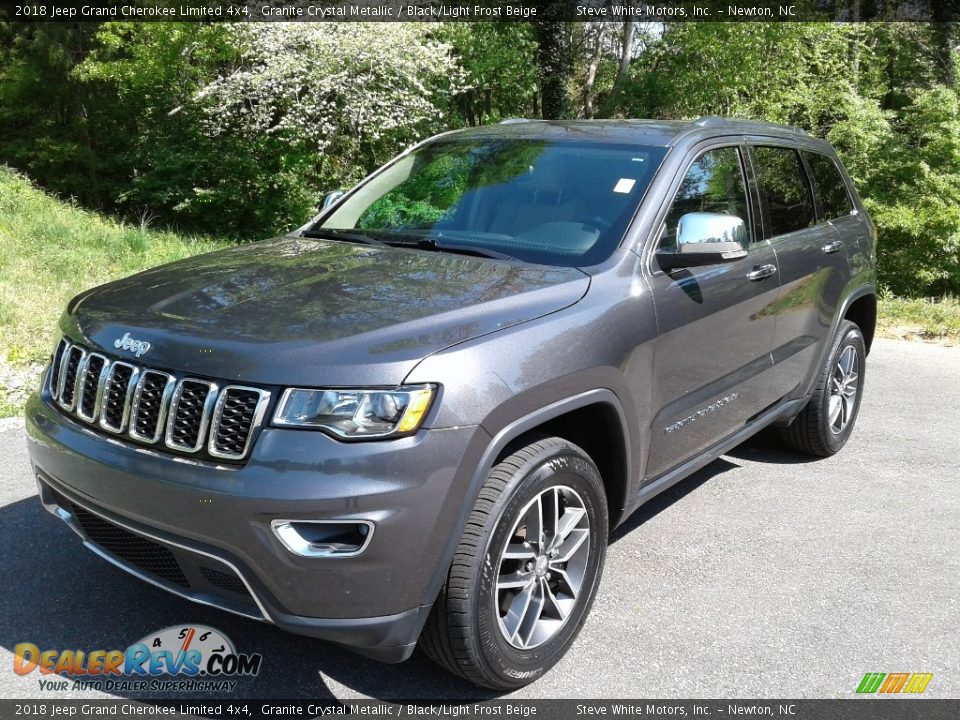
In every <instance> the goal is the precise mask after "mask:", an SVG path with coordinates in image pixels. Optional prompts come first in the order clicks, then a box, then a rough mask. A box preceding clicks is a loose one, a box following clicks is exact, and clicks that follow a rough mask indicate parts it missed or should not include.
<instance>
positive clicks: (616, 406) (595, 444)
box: [426, 388, 633, 602]
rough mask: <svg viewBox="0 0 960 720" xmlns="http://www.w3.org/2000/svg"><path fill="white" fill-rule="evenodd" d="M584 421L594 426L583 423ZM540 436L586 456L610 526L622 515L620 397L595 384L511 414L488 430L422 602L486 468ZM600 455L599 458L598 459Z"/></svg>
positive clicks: (626, 451)
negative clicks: (603, 494)
mask: <svg viewBox="0 0 960 720" xmlns="http://www.w3.org/2000/svg"><path fill="white" fill-rule="evenodd" d="M585 423H593V425H591V426H587V425H585ZM578 428H579V431H578ZM605 431H608V432H609V433H610V436H609V437H607V438H604V434H603V433H604V432H605ZM544 434H550V435H555V436H558V437H563V438H564V439H565V440H568V441H570V442H572V443H574V444H576V445H578V446H580V447H581V448H583V450H584V451H585V452H587V453H588V454H589V455H590V457H591V459H593V461H594V463H595V464H596V465H597V469H598V470H599V471H600V475H601V478H602V480H603V485H604V489H605V491H606V493H607V507H608V512H609V517H610V528H611V529H612V528H614V527H616V526H617V524H619V522H620V521H621V520H622V519H623V510H624V506H625V504H626V499H627V496H628V494H629V487H630V478H631V477H632V475H631V473H632V472H633V468H632V459H631V452H630V434H629V432H628V425H627V420H626V414H625V412H624V409H623V406H622V404H621V402H620V399H619V398H618V397H617V395H616V394H615V393H614V392H613V391H612V390H609V389H606V388H598V389H594V390H588V391H586V392H582V393H578V394H576V395H572V396H569V397H566V398H563V399H561V400H557V401H555V402H552V403H550V404H548V405H545V406H543V407H542V408H539V409H537V410H535V411H533V412H531V413H529V414H526V415H523V416H521V417H518V418H515V419H514V420H512V421H510V422H508V423H506V424H504V425H503V426H502V427H500V428H499V429H497V430H496V432H495V433H492V438H491V440H490V441H489V442H488V443H487V445H486V448H485V449H484V451H483V452H482V454H481V456H480V461H479V462H478V463H477V464H476V469H475V470H474V472H473V476H472V478H471V481H470V485H469V487H468V488H467V492H466V493H464V497H463V501H462V503H461V506H460V511H459V515H458V518H457V521H456V523H455V524H454V527H453V531H452V532H451V533H450V536H449V537H448V538H447V539H446V548H445V552H444V555H443V559H442V561H441V563H440V564H439V565H438V567H437V570H436V572H435V574H434V576H433V579H432V581H431V583H430V586H429V587H428V588H426V592H427V599H426V602H433V600H434V598H436V596H437V593H439V591H440V587H441V586H442V584H443V580H444V578H445V576H446V573H447V569H448V568H449V565H450V562H451V561H452V559H453V555H454V553H455V551H456V547H457V544H458V543H459V541H460V537H461V535H462V534H463V531H464V528H465V526H466V522H467V519H468V518H469V515H470V511H471V509H472V508H473V505H474V502H475V501H476V498H477V495H478V493H479V492H480V488H481V487H482V486H483V483H484V481H485V480H486V478H487V476H488V475H489V474H490V471H491V470H492V469H493V467H494V466H495V465H496V464H497V462H498V461H499V460H500V459H502V458H503V457H505V456H506V455H508V454H510V453H511V452H513V450H515V449H516V448H517V447H518V446H519V445H520V444H526V442H525V439H526V438H531V437H533V436H542V435H544ZM604 439H606V440H607V445H606V448H611V449H612V451H608V452H605V453H602V452H601V451H602V450H604V449H606V448H605V447H604V445H602V444H601V443H602V441H603V440H604ZM601 454H602V455H603V457H599V456H600V455H601Z"/></svg>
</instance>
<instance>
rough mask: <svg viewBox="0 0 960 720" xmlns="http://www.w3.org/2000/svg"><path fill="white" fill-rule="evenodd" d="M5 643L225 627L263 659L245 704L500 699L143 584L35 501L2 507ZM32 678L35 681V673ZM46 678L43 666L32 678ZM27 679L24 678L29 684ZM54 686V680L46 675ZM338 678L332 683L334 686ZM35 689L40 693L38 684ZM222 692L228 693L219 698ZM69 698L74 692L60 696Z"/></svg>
mask: <svg viewBox="0 0 960 720" xmlns="http://www.w3.org/2000/svg"><path fill="white" fill-rule="evenodd" d="M0 542H2V543H3V548H4V551H3V553H2V557H0V587H3V588H4V599H3V605H4V612H3V613H2V615H0V646H2V647H4V648H6V649H8V650H9V651H10V652H11V653H12V652H14V648H15V647H16V645H17V644H18V643H33V644H34V645H37V646H38V647H39V648H40V649H41V650H44V649H51V648H58V649H61V650H62V649H66V648H70V649H79V650H83V651H85V652H90V651H92V650H98V649H100V650H112V649H119V650H123V649H125V648H126V647H128V646H129V645H130V644H132V643H134V642H137V641H138V640H140V639H141V638H143V637H145V636H146V635H147V634H149V633H153V632H155V631H157V630H160V629H162V628H165V627H169V626H172V625H187V624H201V625H208V626H210V627H213V628H216V629H218V630H220V631H221V632H222V633H223V634H225V635H226V636H227V637H229V638H230V639H231V640H232V641H233V643H234V645H235V646H236V648H237V651H238V652H242V653H260V654H261V655H262V656H263V662H262V665H261V670H260V673H259V675H258V676H257V677H255V678H241V679H239V680H238V684H237V686H236V688H235V689H234V691H233V693H232V695H233V696H234V697H236V698H237V699H240V698H268V697H269V698H282V699H310V700H317V701H331V700H336V699H338V698H337V695H336V694H335V692H334V691H335V690H340V693H341V694H344V693H343V692H342V689H341V688H337V684H339V685H342V686H345V687H347V688H349V690H350V691H351V694H352V693H359V694H361V695H365V696H370V697H374V698H378V699H382V700H406V701H411V700H412V701H416V700H436V699H443V700H463V701H469V700H484V699H490V698H493V697H497V694H495V693H493V692H492V691H485V690H483V689H482V688H478V687H475V686H474V685H471V684H469V683H466V682H464V681H460V680H458V679H456V678H454V677H453V676H451V675H448V674H447V673H444V672H442V671H440V670H438V669H437V668H436V666H434V665H433V664H432V663H431V662H430V661H429V660H427V659H426V658H425V657H423V656H422V655H421V654H420V653H419V652H418V653H416V654H415V655H414V657H413V658H411V659H410V660H409V661H407V662H406V663H402V664H399V665H384V664H382V663H378V662H376V661H374V660H370V659H368V658H364V657H361V656H359V655H356V654H355V653H352V652H349V651H347V650H344V649H341V648H339V647H336V646H335V645H331V644H329V643H326V642H323V641H320V640H315V639H312V638H306V637H300V636H296V635H291V634H289V633H286V632H284V631H282V630H279V629H277V628H275V627H273V626H271V625H267V624H265V623H258V622H256V621H254V620H249V619H246V618H241V617H238V616H236V615H231V614H229V613H226V612H223V611H220V610H216V609H214V608H209V607H205V606H203V605H198V604H196V603H193V602H190V601H188V600H184V599H182V598H179V597H177V596H175V595H171V594H169V593H167V592H165V591H163V590H160V589H159V588H155V587H153V586H152V585H149V584H147V583H144V582H141V581H140V580H137V579H135V578H133V577H131V576H129V575H127V574H126V573H124V572H122V571H120V570H118V569H117V568H115V567H114V566H112V565H110V564H109V563H107V562H105V561H104V560H102V559H100V558H98V557H97V556H96V555H94V554H93V553H91V552H89V551H87V550H86V549H85V548H84V547H83V546H82V544H81V541H80V538H78V537H77V536H76V535H75V534H74V533H73V531H71V530H70V529H69V528H68V527H67V526H66V525H64V524H63V523H61V522H60V521H58V520H57V519H55V518H54V517H53V516H51V515H50V514H48V513H47V512H46V511H45V510H43V508H42V507H41V506H40V502H39V500H38V499H37V498H36V497H31V498H27V499H25V500H21V501H19V502H16V503H12V504H10V505H6V506H4V507H2V508H0ZM33 675H35V676H36V679H34V678H33V677H31V676H33ZM27 678H29V681H30V682H37V681H38V680H39V679H41V676H40V674H39V671H38V670H34V671H33V673H31V675H30V676H27ZM25 679H26V678H25ZM43 679H44V680H49V679H50V676H44V677H43ZM331 681H332V682H331ZM36 689H37V690H39V688H36ZM111 694H115V695H117V696H118V697H123V698H131V699H136V698H155V699H167V698H169V699H173V698H182V697H188V698H196V699H202V698H203V697H204V696H210V695H211V693H205V692H193V693H183V692H176V693H164V692H157V691H148V692H142V693H141V692H136V691H131V692H124V691H120V692H115V691H111ZM221 694H222V693H221ZM58 697H61V698H67V697H69V695H67V694H60V695H58Z"/></svg>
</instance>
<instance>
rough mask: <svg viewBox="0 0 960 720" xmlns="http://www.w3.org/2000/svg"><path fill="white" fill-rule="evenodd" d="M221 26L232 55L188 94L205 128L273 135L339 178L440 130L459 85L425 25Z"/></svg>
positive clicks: (446, 51) (447, 52)
mask: <svg viewBox="0 0 960 720" xmlns="http://www.w3.org/2000/svg"><path fill="white" fill-rule="evenodd" d="M230 32H231V33H232V34H233V35H234V37H233V42H234V43H235V45H236V47H238V48H240V52H239V56H238V61H237V62H236V64H235V65H234V66H233V67H232V69H230V70H229V71H228V72H226V73H224V74H223V75H221V76H220V77H218V78H216V79H215V80H213V81H212V82H209V83H207V84H205V85H204V86H203V87H202V88H201V89H200V91H199V92H198V93H197V94H196V95H195V97H194V101H195V102H198V103H200V104H201V105H202V106H203V107H204V110H205V113H206V117H207V122H208V128H209V130H210V131H211V132H213V133H215V134H216V133H220V132H224V131H228V130H229V131H230V132H237V131H239V132H241V133H245V134H250V135H251V136H261V135H264V134H266V135H275V136H279V137H282V138H283V139H285V140H287V141H288V142H291V143H295V144H301V145H302V146H305V147H306V148H309V149H311V150H313V151H315V152H317V153H319V154H322V155H324V156H325V157H326V158H327V160H328V161H329V162H330V163H333V165H334V167H329V166H328V168H327V170H328V171H331V170H332V174H333V175H336V176H340V177H343V176H344V175H351V174H355V173H356V172H358V171H359V168H361V167H363V166H365V165H366V166H369V165H370V163H371V161H382V160H383V159H384V158H383V157H380V155H383V154H384V153H386V154H391V153H392V152H393V151H394V150H396V145H397V142H398V141H400V142H403V143H407V142H410V141H412V140H413V139H415V138H417V137H418V133H426V132H430V131H433V130H436V129H438V128H442V127H444V123H445V118H444V111H445V108H446V107H447V106H448V104H449V99H450V98H451V97H452V96H453V95H455V94H456V93H458V92H460V91H461V89H462V86H463V81H462V79H461V71H460V69H459V66H458V64H457V62H456V60H455V58H454V57H453V55H452V54H451V48H450V46H449V45H447V44H446V43H443V42H440V41H437V40H435V39H433V38H432V37H431V28H430V26H429V25H423V24H415V23H359V22H350V23H326V22H323V23H289V24H288V23H269V24H268V23H264V24H249V25H235V26H232V27H231V29H230ZM354 169H356V170H354ZM350 179H356V178H355V177H353V178H350Z"/></svg>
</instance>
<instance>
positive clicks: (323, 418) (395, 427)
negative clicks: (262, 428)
mask: <svg viewBox="0 0 960 720" xmlns="http://www.w3.org/2000/svg"><path fill="white" fill-rule="evenodd" d="M435 391H436V388H435V387H434V386H433V385H417V386H410V387H400V388H398V389H396V390H306V389H301V388H289V389H287V390H286V391H284V393H283V397H282V398H280V404H279V405H278V406H277V410H276V412H275V413H274V416H273V424H274V425H280V426H283V427H302V428H316V429H317V430H325V431H327V432H329V433H332V434H333V435H336V436H337V437H341V438H350V439H353V438H357V439H359V438H383V437H393V436H397V435H408V434H410V433H412V432H416V430H417V429H418V428H419V427H420V425H421V423H422V422H423V418H424V417H425V416H426V414H427V410H429V409H430V402H431V401H432V400H433V396H434V393H435Z"/></svg>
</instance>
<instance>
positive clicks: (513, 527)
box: [420, 438, 608, 689]
mask: <svg viewBox="0 0 960 720" xmlns="http://www.w3.org/2000/svg"><path fill="white" fill-rule="evenodd" d="M607 522H608V521H607V506H606V498H605V494H604V489H603V482H602V480H601V478H600V473H599V472H598V471H597V469H596V466H595V465H594V464H593V461H592V460H591V459H590V458H589V456H588V455H587V454H586V453H585V452H584V451H583V450H581V449H580V448H578V447H577V446H576V445H573V444H572V443H569V442H567V441H566V440H563V439H560V438H545V439H542V440H538V441H536V442H532V443H530V444H529V445H527V446H526V447H524V448H522V449H520V450H518V451H516V452H515V453H513V454H511V455H510V456H509V457H507V458H505V459H504V460H502V461H501V462H500V463H498V464H497V465H496V467H494V469H493V470H492V471H491V472H490V475H489V476H488V478H487V481H486V482H485V483H484V486H483V488H482V490H481V491H480V495H479V497H478V498H477V501H476V503H475V505H474V508H473V511H472V512H471V514H470V519H469V521H468V523H467V528H466V530H465V531H464V534H463V538H462V539H461V540H460V544H459V546H458V547H457V551H456V554H455V556H454V559H453V563H452V564H451V566H450V570H449V572H448V574H447V579H446V582H445V583H444V586H443V589H442V590H441V592H440V596H439V597H438V598H437V601H436V603H435V604H434V607H433V611H432V613H431V615H430V619H429V620H428V621H427V626H426V627H425V628H424V632H423V636H422V637H421V639H420V647H422V648H423V650H424V651H425V652H426V653H427V655H428V656H429V657H430V658H431V659H432V660H434V661H435V662H436V663H438V664H439V665H440V666H442V667H444V668H445V669H447V670H449V671H450V672H452V673H454V674H456V675H459V676H461V677H463V678H465V679H467V680H469V681H471V682H473V683H476V684H478V685H483V686H486V687H491V688H497V689H509V688H515V687H519V686H522V685H526V684H527V683H530V682H532V681H533V680H536V679H537V678H538V677H540V676H541V675H542V674H543V673H545V672H546V671H547V670H549V669H550V668H551V667H552V666H553V665H554V664H555V663H556V662H557V661H558V660H560V658H561V657H563V655H564V653H565V652H566V651H567V649H568V648H569V647H570V645H571V644H572V643H573V641H574V640H575V639H576V636H577V634H578V633H579V631H580V628H581V626H582V625H583V622H584V620H585V619H586V616H587V613H588V612H589V610H590V607H591V605H592V604H593V598H594V595H595V593H596V589H597V585H598V583H599V581H600V574H601V571H602V568H603V561H604V557H605V554H606V542H607Z"/></svg>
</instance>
